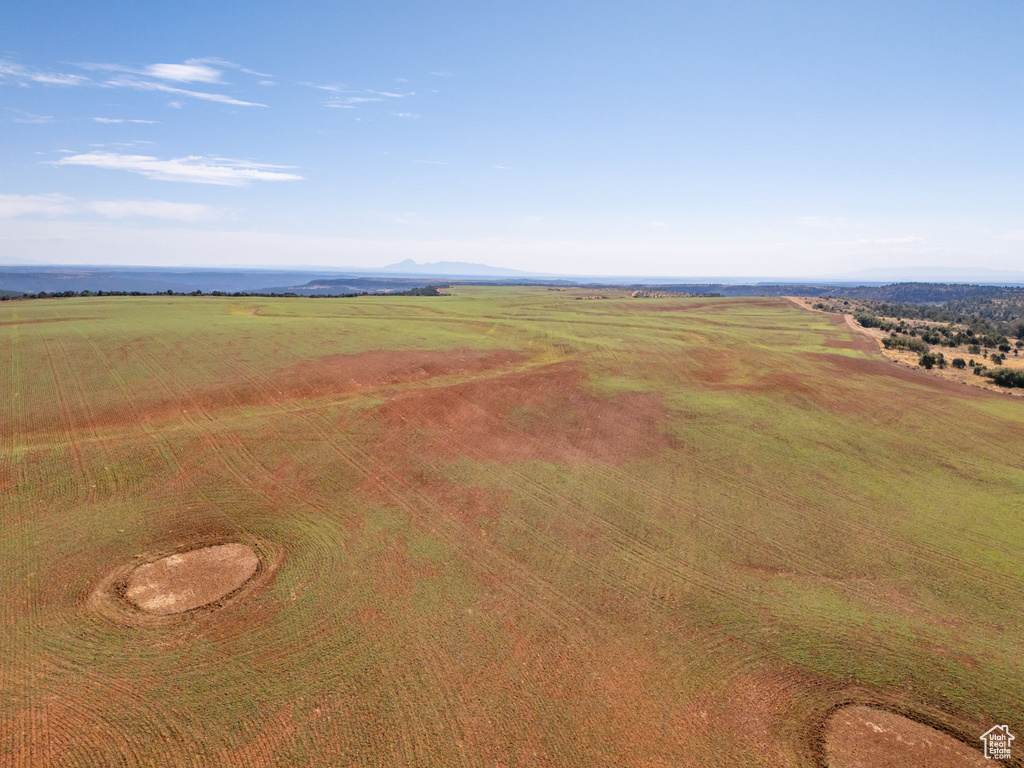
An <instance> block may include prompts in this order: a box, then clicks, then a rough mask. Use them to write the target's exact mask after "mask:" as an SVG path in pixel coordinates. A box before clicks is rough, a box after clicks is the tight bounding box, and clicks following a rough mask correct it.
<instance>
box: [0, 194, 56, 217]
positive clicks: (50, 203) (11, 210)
mask: <svg viewBox="0 0 1024 768" xmlns="http://www.w3.org/2000/svg"><path fill="white" fill-rule="evenodd" d="M74 202H75V201H74V198H71V197H68V196H67V195H60V194H49V195H0V218H4V219H9V218H13V217H15V216H38V215H42V216H60V215H61V214H64V213H70V212H71V211H73V210H74V206H73V203H74Z"/></svg>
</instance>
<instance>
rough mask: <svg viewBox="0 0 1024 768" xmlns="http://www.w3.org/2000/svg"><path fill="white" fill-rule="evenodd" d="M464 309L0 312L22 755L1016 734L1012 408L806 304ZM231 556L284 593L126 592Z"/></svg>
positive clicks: (278, 303) (472, 760)
mask: <svg viewBox="0 0 1024 768" xmlns="http://www.w3.org/2000/svg"><path fill="white" fill-rule="evenodd" d="M453 294H456V295H452V296H450V297H447V298H444V299H437V298H430V297H415V296H414V297H393V296H380V297H377V298H373V299H370V300H367V299H353V300H343V301H296V300H294V298H266V297H252V296H231V297H220V298H219V299H217V300H211V299H210V298H209V297H208V296H201V297H200V296H197V297H191V296H177V295H175V296H167V295H163V296H159V295H157V296H142V297H133V296H117V297H109V296H102V297H100V296H87V297H72V298H66V299H61V300H59V301H43V300H39V301H8V302H5V303H3V304H2V305H0V324H2V325H3V328H4V333H2V334H0V356H2V359H3V360H5V361H6V362H5V369H4V370H5V375H4V376H0V456H2V457H3V461H2V462H0V521H2V522H0V530H2V531H3V535H2V536H0V556H2V558H3V564H4V567H3V569H2V571H0V605H2V606H3V609H2V611H0V624H2V627H0V637H2V642H0V690H2V691H3V695H2V696H0V755H2V756H3V757H0V763H3V764H5V765H6V764H11V765H13V766H19V767H20V766H32V768H35V767H36V766H40V767H41V768H51V766H152V767H153V768H172V767H173V768H180V767H182V766H188V767H189V768H201V767H204V766H213V765H217V766H220V765H224V766H229V767H230V766H239V767H242V766H244V767H245V768H260V767H262V766H274V767H277V766H299V765H301V766H335V765H336V766H362V765H373V766H389V765H401V766H435V765H436V766H449V765H456V766H484V765H487V766H492V765H501V766H506V765H508V766H512V765H520V766H538V767H543V766H567V767H568V766H605V765H614V766H622V768H639V767H640V766H652V765H659V766H718V765H730V766H732V765H737V766H746V767H748V768H753V767H754V766H765V767H768V766H771V768H799V767H800V766H808V765H818V764H824V762H823V761H822V760H819V759H818V752H817V751H816V750H819V749H820V748H821V745H822V744H824V743H826V742H827V740H828V739H827V738H826V734H825V733H824V729H825V727H826V724H827V723H829V722H830V720H829V718H830V715H832V714H833V713H835V712H836V711H837V707H839V706H840V705H844V706H845V705H854V704H867V705H870V706H872V707H876V708H881V709H885V710H887V711H889V712H893V713H897V714H899V715H901V716H903V717H907V718H912V719H914V720H915V721H919V722H923V723H926V724H928V725H930V726H934V727H935V728H937V729H939V730H941V731H942V732H943V733H945V734H951V735H955V736H957V737H958V739H959V740H960V741H961V742H962V743H968V744H969V746H970V747H971V748H972V749H974V750H977V749H978V747H977V745H978V741H977V737H978V735H979V734H981V733H983V732H985V730H987V729H988V728H990V727H991V726H992V724H994V723H1009V724H1010V726H1011V728H1014V731H1015V732H1018V730H1017V728H1016V727H1015V726H1014V723H1016V722H1018V721H1019V716H1020V711H1021V709H1020V704H1021V702H1022V701H1024V657H1022V655H1021V653H1020V638H1021V636H1022V634H1024V589H1022V586H1021V585H1022V584H1024V559H1022V558H1021V557H1020V552H1021V551H1024V536H1022V529H1021V526H1020V524H1019V522H1020V520H1019V518H1020V515H1019V502H1020V499H1021V498H1022V496H1024V477H1022V473H1021V468H1020V431H1021V426H1022V424H1024V416H1022V413H1021V405H1022V404H1021V402H1020V401H1019V400H1017V399H1011V398H1009V397H1003V396H998V395H997V394H995V393H992V392H987V391H984V390H981V389H969V388H967V387H963V386H959V385H954V384H951V383H949V382H946V381H943V380H941V379H939V378H938V377H925V376H922V375H920V374H918V373H916V372H913V371H908V370H907V369H905V368H902V367H901V366H897V365H892V364H890V363H888V362H887V361H884V360H880V359H878V356H877V353H875V352H874V351H871V352H868V351H863V350H862V347H863V346H864V339H862V338H860V336H859V334H855V333H854V332H853V331H852V330H851V329H850V328H849V327H847V326H846V324H845V323H843V324H841V325H840V324H837V323H836V322H835V320H837V319H838V318H836V317H828V316H826V315H823V314H821V313H815V312H807V311H804V310H801V309H799V308H797V307H795V306H793V304H792V303H790V302H788V301H786V300H783V299H774V298H769V299H764V298H761V299H758V298H750V299H721V298H718V299H716V298H699V299H698V298H678V299H671V298H669V299H660V300H657V301H640V300H634V299H630V298H629V297H628V295H625V294H623V295H621V296H618V295H612V298H610V299H608V300H603V301H574V300H572V298H571V297H572V296H573V295H575V294H572V293H564V292H560V291H547V290H545V289H543V288H541V289H536V288H500V289H498V288H493V289H489V288H479V287H467V286H459V287H458V289H457V290H453ZM609 295H611V294H609ZM901 335H906V336H910V334H909V326H908V332H907V333H906V334H901ZM911 338H920V334H918V336H912V337H911ZM931 351H933V352H943V351H944V353H945V355H946V356H947V357H952V350H951V349H950V348H948V347H942V346H939V345H932V346H931ZM990 351H997V350H995V349H993V350H990ZM915 354H916V353H915ZM959 356H960V357H963V358H965V359H970V356H967V355H963V354H960V355H959ZM1011 357H1012V353H1011ZM981 359H984V358H982V357H981V356H980V355H978V356H975V362H977V361H978V360H981ZM1008 359H1009V358H1008ZM986 362H988V361H986ZM996 367H997V366H991V368H992V369H995V368H996ZM908 403H911V404H912V406H913V407H908V405H907V404H908ZM231 542H239V543H245V544H246V545H251V546H252V547H253V550H254V551H256V552H258V553H259V556H260V563H261V565H260V567H259V570H258V571H257V572H256V574H255V575H254V576H253V577H252V578H251V579H249V580H248V581H246V582H245V584H244V586H243V587H242V588H241V589H240V590H239V591H236V592H233V593H230V595H228V596H226V597H225V598H224V599H223V600H222V601H215V602H214V603H206V604H204V605H201V606H197V607H196V608H194V609H190V610H189V612H186V613H184V614H172V615H166V616H161V615H150V614H146V615H145V616H142V617H140V616H138V614H140V613H142V611H141V610H138V609H133V610H134V613H133V614H130V615H129V614H128V613H126V611H127V610H128V608H130V607H131V606H127V607H125V609H124V611H121V610H120V609H118V608H117V606H116V605H114V604H113V602H112V600H113V597H111V596H115V597H116V596H118V594H119V593H118V590H117V588H116V587H117V585H118V584H120V583H122V580H123V584H124V586H125V588H126V589H127V588H129V587H130V586H131V585H130V582H131V579H132V576H131V574H135V575H136V576H139V577H141V576H145V575H146V574H148V573H149V571H142V570H141V568H142V567H143V566H144V565H145V564H147V563H157V562H158V560H159V558H162V557H164V556H166V555H167V554H168V553H181V552H188V551H194V550H197V549H200V548H202V547H209V546H214V545H222V544H227V543H231ZM263 565H266V566H267V567H266V568H264V567H263ZM243 575H244V573H243ZM226 583H227V587H228V588H230V587H231V586H232V585H234V584H235V583H237V581H235V580H228V581H227V582H226ZM157 586H159V587H161V589H163V588H166V587H167V586H168V583H167V582H164V583H163V584H162V585H161V584H157ZM99 587H104V588H105V589H99ZM108 587H109V588H108ZM215 593H216V591H215ZM97 594H100V595H104V596H107V597H108V598H110V599H109V600H108V601H107V602H105V603H104V602H102V601H99V600H98V598H94V596H95V595H97ZM133 617H134V618H133ZM872 722H875V721H872ZM864 728H867V726H864ZM9 756H13V758H11V757H9ZM898 757H899V755H897V758H898ZM5 759H6V760H5ZM894 759H896V758H894ZM908 759H911V760H912V759H915V758H913V757H911V758H908Z"/></svg>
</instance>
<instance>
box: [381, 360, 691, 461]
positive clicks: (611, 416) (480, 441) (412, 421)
mask: <svg viewBox="0 0 1024 768" xmlns="http://www.w3.org/2000/svg"><path fill="white" fill-rule="evenodd" d="M586 380H587V375H586V371H585V369H584V367H583V366H582V365H580V364H578V363H570V362H566V363H555V364H553V365H546V366H543V367H541V368H537V369H533V370H530V371H525V372H515V373H507V374H503V375H500V376H491V377H486V378H481V379H477V380H474V381H469V382H465V383H462V384H455V385H452V386H446V387H429V388H425V389H418V390H415V391H410V392H403V393H401V394H399V395H398V396H396V397H394V398H392V399H391V400H390V401H389V402H387V403H385V404H384V405H383V406H381V407H380V408H379V409H377V410H376V411H375V412H374V414H373V418H375V419H377V420H379V421H380V423H381V425H382V426H383V429H382V432H383V434H384V435H385V436H386V437H385V439H384V442H383V443H382V445H381V448H382V449H389V450H390V451H394V452H395V453H405V452H408V451H414V452H419V453H420V455H433V456H438V455H440V456H449V457H456V456H471V457H474V458H477V459H488V460H492V461H529V460H542V461H564V462H569V463H579V462H588V461H595V462H604V463H610V464H618V463H621V462H623V461H627V460H629V459H632V458H637V457H640V456H644V455H647V454H649V453H650V452H651V451H654V450H658V449H661V448H665V447H670V446H672V445H674V442H673V439H672V437H671V436H670V435H668V434H666V433H664V432H662V431H661V429H660V427H661V425H662V423H663V422H664V419H665V409H664V406H663V405H662V403H661V398H660V397H659V396H658V395H657V394H655V393H648V392H624V393H620V394H618V395H614V396H602V395H599V394H597V393H595V392H593V391H591V390H590V388H589V387H587V385H586Z"/></svg>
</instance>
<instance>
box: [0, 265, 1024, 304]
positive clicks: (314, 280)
mask: <svg viewBox="0 0 1024 768" xmlns="http://www.w3.org/2000/svg"><path fill="white" fill-rule="evenodd" d="M3 261H7V262H20V263H7V264H2V262H0V290H7V291H13V292H24V293H36V292H40V291H47V292H54V291H56V292H63V291H69V290H70V291H83V290H90V291H97V290H104V291H145V292H154V291H167V290H173V291H178V292H189V291H196V290H200V291H215V290H216V291H226V292H234V291H271V292H281V291H291V290H294V291H296V292H300V293H306V292H309V293H321V294H322V293H327V292H330V293H338V292H362V291H370V292H377V291H392V290H408V289H410V288H415V287H421V286H424V285H428V284H430V283H439V282H440V283H443V282H446V281H454V282H480V283H490V284H517V283H518V284H521V285H530V284H577V285H580V284H603V285H630V286H633V287H655V286H669V285H671V286H674V287H676V289H677V290H684V289H685V290H698V292H706V291H721V292H723V293H725V294H726V295H757V294H758V292H760V293H765V294H778V293H779V292H780V291H783V292H789V293H800V294H801V295H818V292H819V291H820V290H823V289H825V288H827V287H829V286H833V287H842V288H844V289H846V288H851V287H854V286H868V287H878V286H883V285H891V284H893V283H947V284H948V283H955V284H960V285H965V284H974V285H989V286H1024V271H1015V270H994V269H982V268H975V267H891V268H875V269H866V270H861V271H858V272H850V273H846V274H840V275H829V276H820V275H819V276H811V277H786V278H773V277H767V276H763V277H762V276H758V277H753V276H744V277H736V276H714V277H708V276H699V277H693V276H689V277H685V276H684V277H666V276H648V275H629V276H625V275H593V276H581V275H556V274H544V273H539V272H527V271H524V270H518V269H509V268H505V267H492V266H489V265H487V264H478V263H470V262H461V261H435V262H429V263H424V264H421V263H417V262H416V261H413V260H412V259H406V260H404V261H400V262H397V263H395V264H388V265H387V266H385V267H376V268H367V267H335V268H333V269H331V268H327V269H324V268H319V269H318V268H314V267H299V268H296V267H292V268H290V269H268V268H265V267H263V268H256V267H235V268H228V267H220V268H215V269H211V268H201V267H177V268H175V267H123V266H122V267H119V266H83V265H65V266H61V265H49V264H46V265H44V264H31V263H30V262H24V261H21V260H18V259H14V258H12V257H4V258H3ZM282 286H284V287H282ZM681 286H685V288H684V287H681ZM726 286H733V287H734V288H735V289H736V290H739V291H741V293H735V292H734V291H732V290H725V287H726ZM786 286H800V289H799V290H797V289H794V288H786ZM743 291H753V293H743ZM809 292H810V293H809Z"/></svg>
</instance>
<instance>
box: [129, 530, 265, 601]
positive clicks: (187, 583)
mask: <svg viewBox="0 0 1024 768" xmlns="http://www.w3.org/2000/svg"><path fill="white" fill-rule="evenodd" d="M259 564H260V559H259V557H258V556H257V555H256V552H254V551H253V549H252V547H249V546H247V545H245V544H238V543H235V544H220V545H218V546H215V547H204V548H202V549H194V550H192V551H190V552H183V553H181V554H176V555H168V556H167V557H162V558H160V559H159V560H156V561H154V562H152V563H146V564H145V565H140V566H139V567H138V568H136V569H135V570H134V571H132V573H131V575H130V576H129V577H128V580H127V582H126V585H125V590H124V596H125V598H126V599H127V600H129V601H130V602H131V603H133V604H134V605H135V606H137V607H138V608H139V609H140V610H143V611H145V612H146V613H151V614H154V615H156V616H168V615H170V614H172V613H184V612H185V611H190V610H192V609H194V608H199V607H201V606H204V605H209V604H210V603H212V602H215V601H217V600H220V599H221V598H223V597H224V596H225V595H229V594H231V593H232V592H234V591H235V590H237V589H238V588H239V587H241V586H242V585H243V584H245V583H246V582H247V581H248V580H249V579H250V578H252V576H253V574H255V573H256V569H257V568H258V567H259Z"/></svg>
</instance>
